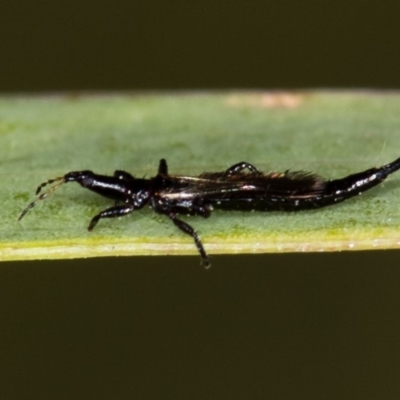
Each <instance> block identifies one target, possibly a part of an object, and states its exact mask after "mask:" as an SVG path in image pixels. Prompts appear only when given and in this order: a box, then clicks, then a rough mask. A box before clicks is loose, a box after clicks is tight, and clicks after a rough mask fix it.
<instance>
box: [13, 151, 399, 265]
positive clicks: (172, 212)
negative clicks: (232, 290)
mask: <svg viewBox="0 0 400 400" xmlns="http://www.w3.org/2000/svg"><path fill="white" fill-rule="evenodd" d="M399 169H400V158H398V159H397V160H395V161H393V162H391V163H389V164H386V165H384V166H382V167H380V168H371V169H368V170H366V171H363V172H359V173H357V174H353V175H349V176H347V177H345V178H342V179H335V180H326V179H324V178H322V177H321V176H319V175H316V174H313V173H309V172H304V171H297V172H291V171H286V172H283V173H277V172H267V173H265V172H261V171H259V170H258V169H257V168H256V167H254V166H253V165H252V164H249V163H247V162H240V163H238V164H235V165H233V166H232V167H230V168H228V169H227V170H226V171H223V172H204V173H202V174H200V175H199V176H181V175H170V174H169V173H168V167H167V162H166V161H165V160H164V159H162V160H160V164H159V167H158V173H157V175H156V176H155V177H153V178H150V179H144V178H143V179H139V178H135V177H133V176H132V175H131V174H129V173H128V172H125V171H119V170H117V171H115V172H114V175H113V176H108V175H98V174H95V173H94V172H92V171H75V172H68V173H67V174H65V175H64V176H61V177H58V178H54V179H50V180H48V181H47V182H44V183H42V184H41V185H40V186H39V187H38V188H37V190H36V194H37V195H38V194H39V193H40V192H41V190H42V188H43V187H45V186H46V185H49V184H52V183H55V185H53V186H52V187H51V188H50V189H49V190H47V191H46V192H44V193H42V194H41V195H40V196H39V197H38V198H37V199H36V200H35V201H33V202H32V203H30V204H29V205H28V207H26V208H25V210H24V211H22V213H21V215H20V217H19V220H20V219H21V218H23V217H24V215H25V214H26V213H27V212H28V211H29V210H30V209H31V208H32V207H33V206H34V205H35V203H36V201H37V200H43V199H44V198H46V197H47V195H48V194H49V193H50V192H52V191H54V190H56V189H57V188H58V187H60V186H61V185H62V184H64V183H67V182H78V183H79V184H80V185H81V186H83V187H85V188H87V189H89V190H92V191H94V192H96V193H98V194H100V195H102V196H104V197H108V198H110V199H112V200H115V205H114V206H113V207H110V208H108V209H106V210H104V211H102V212H100V213H99V214H97V215H96V216H94V217H93V218H92V220H91V222H90V224H89V227H88V230H89V231H91V230H92V229H93V228H94V227H95V226H96V224H97V222H98V221H99V220H100V219H101V218H114V217H120V216H123V215H127V214H129V213H131V212H132V211H135V210H139V209H141V208H142V207H143V206H145V205H146V204H148V205H149V206H150V207H151V208H153V210H154V211H156V212H157V213H160V214H165V215H166V216H168V217H169V218H170V219H171V220H172V222H173V223H174V224H175V225H176V226H177V227H178V228H179V229H180V230H181V231H183V232H185V233H186V234H188V235H190V236H191V237H192V238H193V240H194V242H195V244H196V247H197V249H198V251H199V253H200V255H201V258H202V263H203V265H204V266H205V267H209V266H210V261H209V258H208V256H207V253H206V252H205V250H204V247H203V245H202V243H201V241H200V239H199V237H198V236H197V233H196V231H195V230H194V229H193V228H192V227H191V226H190V225H189V224H188V223H186V222H184V221H182V220H180V219H178V218H177V216H178V215H179V214H187V215H200V216H201V217H203V218H208V217H209V216H210V214H211V211H212V210H213V208H219V209H224V210H258V211H272V210H282V211H296V210H306V209H313V208H320V207H325V206H328V205H331V204H336V203H339V202H341V201H344V200H346V199H348V198H350V197H353V196H356V195H358V194H361V193H362V192H365V191H366V190H368V189H370V188H372V187H374V186H376V185H378V184H379V183H381V182H382V181H383V180H385V179H386V177H387V176H388V175H390V174H392V173H393V172H395V171H397V170H399ZM246 170H247V172H246Z"/></svg>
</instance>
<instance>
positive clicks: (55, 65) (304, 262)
mask: <svg viewBox="0 0 400 400" xmlns="http://www.w3.org/2000/svg"><path fill="white" fill-rule="evenodd" d="M399 8H400V6H399V3H398V2H392V3H390V2H375V1H370V2H365V1H352V2H348V1H335V2H321V1H314V2H312V1H306V2H296V1H279V2H277V1H275V2H272V1H246V2H231V1H229V2H228V1H218V2H216V1H214V2H211V1H197V2H192V3H190V2H187V1H168V2H166V1H164V2H162V1H158V2H155V1H153V2H151V1H130V2H122V1H120V2H115V1H113V2H111V1H110V2H106V1H101V0H99V1H96V2H95V1H90V0H82V1H79V2H78V1H76V0H70V1H69V2H64V3H61V2H54V1H53V2H51V1H35V2H28V1H14V2H13V3H12V4H11V3H10V4H2V5H1V14H0V92H1V93H3V94H7V93H15V92H33V93H36V92H43V91H81V90H90V91H93V90H100V91H105V90H118V91H119V90H147V89H152V90H159V89H167V90H171V89H173V90H175V89H208V88H212V89H224V88H243V89H248V88H257V89H275V88H280V89H282V88H283V89H292V88H321V87H326V88H360V87H363V88H374V89H398V88H399V86H400V68H399V67H400V62H399V61H400V60H399V34H400V27H399V25H400V24H399V22H398V16H399V11H400V10H399ZM210 223H212V221H211V220H210ZM399 258H400V252H398V251H386V252H384V251H376V252H353V253H334V254H289V255H260V256H251V257H250V256H247V257H246V256H214V257H213V267H212V269H211V270H209V271H204V270H203V269H202V268H201V267H199V265H198V264H199V259H198V257H197V256H196V257H179V258H175V257H147V258H146V257H134V258H119V259H114V258H108V259H107V258H105V259H93V260H82V261H53V262H39V261H38V262H25V263H17V262H15V263H2V264H1V265H0V318H1V325H0V393H1V397H2V398H5V399H91V398H93V399H117V398H118V399H128V398H139V399H142V398H144V399H147V398H157V399H159V398H162V399H169V398H171V399H226V398H229V399H258V398H259V399H265V398H271V399H363V400H365V399H380V400H381V399H398V398H399V396H400V380H399V378H400V344H399V343H400V341H399V334H400V324H399V312H400V294H399V288H400V268H399V265H398V264H399V262H398V261H399Z"/></svg>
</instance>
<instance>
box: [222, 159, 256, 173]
mask: <svg viewBox="0 0 400 400" xmlns="http://www.w3.org/2000/svg"><path fill="white" fill-rule="evenodd" d="M244 169H248V170H249V171H250V172H251V173H252V174H257V175H258V174H261V172H260V171H259V170H258V169H257V168H256V167H255V166H254V165H252V164H249V163H248V162H245V161H242V162H240V163H237V164H235V165H232V166H231V167H229V168H228V169H227V170H226V171H225V175H234V174H237V173H238V172H242V171H243V170H244Z"/></svg>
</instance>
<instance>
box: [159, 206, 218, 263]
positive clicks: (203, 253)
mask: <svg viewBox="0 0 400 400" xmlns="http://www.w3.org/2000/svg"><path fill="white" fill-rule="evenodd" d="M167 215H168V217H169V218H170V219H171V220H172V222H173V223H174V224H175V226H177V227H178V228H179V229H180V230H181V231H182V232H185V233H186V234H188V235H189V236H191V237H192V238H193V240H194V243H195V245H196V247H197V250H198V251H199V253H200V256H201V261H202V264H203V266H204V268H210V266H211V263H210V259H209V258H208V255H207V253H206V251H205V250H204V247H203V244H202V243H201V240H200V238H199V236H198V235H197V233H196V231H195V230H194V229H193V228H192V227H191V226H190V225H189V224H187V223H186V222H184V221H182V220H180V219H178V218H176V214H174V213H170V214H167Z"/></svg>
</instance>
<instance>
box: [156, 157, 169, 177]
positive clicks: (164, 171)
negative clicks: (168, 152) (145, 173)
mask: <svg viewBox="0 0 400 400" xmlns="http://www.w3.org/2000/svg"><path fill="white" fill-rule="evenodd" d="M158 175H168V165H167V161H166V160H165V159H164V158H162V159H161V160H160V164H159V165H158Z"/></svg>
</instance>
